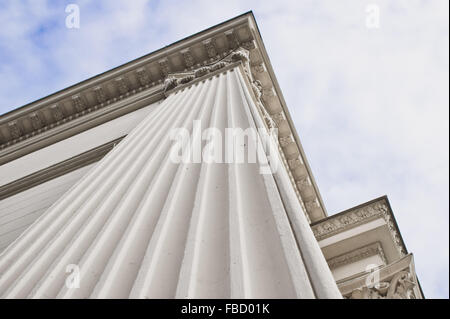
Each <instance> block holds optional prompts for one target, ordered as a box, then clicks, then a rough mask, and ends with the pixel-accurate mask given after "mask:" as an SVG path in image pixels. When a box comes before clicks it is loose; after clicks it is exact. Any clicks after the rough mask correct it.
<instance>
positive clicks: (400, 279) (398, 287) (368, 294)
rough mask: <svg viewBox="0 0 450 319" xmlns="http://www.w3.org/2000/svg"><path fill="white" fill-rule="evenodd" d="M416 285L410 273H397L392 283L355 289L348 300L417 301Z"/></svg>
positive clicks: (381, 283) (385, 282) (387, 282)
mask: <svg viewBox="0 0 450 319" xmlns="http://www.w3.org/2000/svg"><path fill="white" fill-rule="evenodd" d="M415 286H416V283H415V282H414V279H413V278H412V275H411V274H410V272H409V271H401V272H399V273H397V274H396V275H395V276H394V277H393V278H392V279H391V280H390V281H381V282H380V283H378V284H375V285H374V287H370V288H369V287H363V288H360V289H355V290H354V291H353V292H352V293H351V295H349V296H346V297H347V298H348V299H417V298H416V296H415V293H414V287H415Z"/></svg>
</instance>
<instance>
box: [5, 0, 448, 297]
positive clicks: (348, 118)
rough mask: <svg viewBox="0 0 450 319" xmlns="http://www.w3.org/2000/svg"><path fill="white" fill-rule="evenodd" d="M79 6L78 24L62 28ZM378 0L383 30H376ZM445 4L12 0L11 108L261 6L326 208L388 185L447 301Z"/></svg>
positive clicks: (418, 257)
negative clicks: (369, 8)
mask: <svg viewBox="0 0 450 319" xmlns="http://www.w3.org/2000/svg"><path fill="white" fill-rule="evenodd" d="M50 3H51V4H50ZM69 3H75V4H78V5H79V8H80V18H81V19H80V28H79V29H68V28H66V26H65V19H66V16H67V13H65V8H66V5H67V4H69ZM370 4H376V5H377V6H378V8H379V28H368V27H367V23H366V20H367V17H368V14H370V13H368V12H366V9H367V5H370ZM448 9H449V8H448V1H447V0H428V1H415V0H405V1H401V0H391V1H375V0H374V1H362V0H353V1H343V0H340V1H336V0H330V1H328V0H314V1H307V0H291V1H282V0H276V1H273V0H270V1H248V0H245V1H244V0H241V1H233V0H226V1H223V0H222V1H220V2H219V1H217V2H215V1H212V0H203V1H202V0H198V1H185V0H183V1H181V0H180V1H170V0H164V1H153V0H150V1H144V0H142V1H140V0H133V1H129V0H124V1H113V0H108V1H44V0H42V1H38V0H30V1H15V0H10V1H9V0H2V1H0V21H1V28H0V114H2V113H5V112H7V111H10V110H12V109H14V108H16V107H19V106H21V105H23V104H26V103H29V102H32V101H34V100H36V99H38V98H41V97H43V96H46V95H48V94H50V93H53V92H55V91H57V90H60V89H63V88H65V87H67V86H69V85H72V84H75V83H77V82H79V81H82V80H85V79H86V78H89V77H92V76H94V75H96V74H98V73H101V72H104V71H106V70H108V69H111V68H113V67H116V66H118V65H120V64H123V63H125V62H128V61H129V60H131V59H135V58H137V57H140V56H142V55H145V54H147V53H149V52H151V51H154V50H156V49H159V48H161V47H162V46H165V45H168V44H171V43H172V42H174V41H177V40H179V39H181V38H183V37H186V36H189V35H191V34H193V33H195V32H198V31H201V30H203V29H205V28H208V27H210V26H213V25H215V24H217V23H220V22H223V21H225V20H228V19H230V18H232V17H234V16H237V15H239V14H241V13H244V12H246V11H248V10H253V12H254V14H255V16H256V20H257V22H258V26H259V29H260V31H261V34H262V37H263V40H264V43H265V45H266V48H267V50H268V53H269V57H270V59H271V62H272V64H273V67H274V70H275V73H276V75H277V78H278V81H279V82H280V86H281V88H282V90H283V94H284V97H285V99H286V101H287V105H288V108H289V110H290V112H291V115H292V117H293V120H294V122H295V125H296V128H297V131H298V133H299V136H300V139H301V141H302V144H303V146H304V148H305V152H306V155H307V157H308V160H309V162H310V164H311V167H312V170H313V173H314V176H315V178H316V181H317V183H318V186H319V189H320V192H321V194H322V197H323V199H324V202H325V206H326V208H327V210H328V213H329V214H334V213H337V212H340V211H342V210H345V209H347V208H350V207H352V206H355V205H358V204H361V203H363V202H366V201H368V200H371V199H373V198H376V197H379V196H381V195H384V194H386V195H388V197H389V200H390V202H391V205H392V208H393V210H394V213H395V216H396V219H397V222H398V224H399V227H400V230H401V232H402V235H403V238H404V240H405V242H406V245H407V247H408V249H409V251H411V252H413V253H414V257H415V263H416V270H417V273H418V276H419V280H420V282H421V284H422V287H423V290H424V293H425V295H426V297H428V298H433V297H434V298H436V297H439V298H448V297H449V268H448V263H449V246H448V242H449V231H448V229H449V195H448V192H449V149H448V142H449V121H448V115H449V93H448V92H449V91H448V85H449V83H448V82H449V74H448V68H449V62H448V61H449V22H448ZM371 12H373V11H371ZM371 21H373V20H371ZM369 26H370V25H369Z"/></svg>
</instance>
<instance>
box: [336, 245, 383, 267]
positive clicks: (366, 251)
mask: <svg viewBox="0 0 450 319" xmlns="http://www.w3.org/2000/svg"><path fill="white" fill-rule="evenodd" d="M376 255H378V256H380V258H381V260H382V261H383V264H384V265H386V264H387V260H386V256H385V255H384V251H383V248H382V247H381V244H380V243H379V242H376V243H373V244H370V245H367V246H364V247H361V248H358V249H355V250H353V251H351V252H348V253H346V254H343V255H339V256H336V257H333V258H331V259H329V260H327V263H328V266H330V269H335V268H337V267H341V266H344V265H348V264H351V263H354V262H357V261H359V260H362V259H364V258H368V257H371V256H376Z"/></svg>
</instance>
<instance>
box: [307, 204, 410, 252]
mask: <svg viewBox="0 0 450 319" xmlns="http://www.w3.org/2000/svg"><path fill="white" fill-rule="evenodd" d="M376 218H383V219H384V220H385V222H386V225H387V227H388V229H389V232H390V233H391V236H392V240H393V241H394V244H395V246H396V248H397V250H398V252H399V253H400V255H401V256H405V255H406V254H407V250H406V247H405V245H404V243H403V239H402V237H401V235H400V231H399V229H398V227H397V223H396V222H395V218H394V215H393V213H392V210H391V207H390V205H389V202H388V200H387V198H386V197H381V198H377V199H375V200H373V201H370V202H367V203H364V204H362V205H359V206H357V207H354V208H351V209H349V210H346V211H344V212H342V213H339V214H336V215H334V216H330V217H328V218H326V219H324V220H322V221H319V222H316V223H313V224H312V225H311V228H312V230H313V233H314V235H315V236H316V239H317V240H318V241H320V240H323V239H325V238H328V237H330V236H333V235H335V234H338V233H341V232H343V231H346V230H348V229H351V228H354V227H356V226H359V225H361V224H365V223H367V222H368V221H371V220H374V219H376Z"/></svg>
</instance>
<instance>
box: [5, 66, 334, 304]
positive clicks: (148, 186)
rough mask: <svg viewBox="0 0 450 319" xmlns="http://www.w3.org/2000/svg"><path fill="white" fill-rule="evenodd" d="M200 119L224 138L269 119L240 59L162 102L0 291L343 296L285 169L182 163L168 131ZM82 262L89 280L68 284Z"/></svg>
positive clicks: (69, 198)
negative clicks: (69, 271)
mask: <svg viewBox="0 0 450 319" xmlns="http://www.w3.org/2000/svg"><path fill="white" fill-rule="evenodd" d="M195 120H199V121H201V123H202V125H204V127H203V129H206V128H208V127H212V128H216V129H218V130H219V131H220V132H222V133H223V134H222V136H225V133H224V131H225V129H226V128H243V129H246V128H257V127H262V125H263V124H262V120H261V118H260V115H259V113H258V110H257V107H256V105H255V104H254V103H253V102H252V99H251V97H250V94H249V92H248V90H247V87H246V85H245V82H244V79H243V77H242V74H241V69H240V68H239V67H236V68H234V69H230V70H226V71H223V72H221V73H219V74H216V75H213V76H210V77H209V78H206V79H203V80H201V81H200V82H196V83H193V84H192V85H191V86H189V87H186V88H183V89H180V90H178V91H175V92H174V93H172V94H170V95H169V96H168V97H167V98H166V99H165V100H164V101H163V102H162V103H160V104H158V105H157V106H155V108H154V110H152V111H151V112H150V113H149V115H148V116H147V117H146V118H145V119H143V120H142V122H141V123H140V124H139V125H138V126H137V127H136V128H135V129H134V130H133V131H132V132H131V133H130V134H129V135H128V136H127V137H126V138H125V139H124V140H122V141H121V142H120V143H119V144H118V146H117V147H115V148H114V149H113V150H112V151H111V152H110V153H109V154H108V155H107V156H106V157H105V158H103V159H102V160H101V161H100V162H99V163H98V164H97V165H96V166H95V167H94V168H93V169H92V170H91V171H90V172H89V173H88V174H87V175H86V176H84V177H83V178H82V179H81V180H80V181H79V182H78V183H77V184H76V185H75V186H74V187H72V189H70V190H69V191H68V192H67V193H66V194H65V195H64V196H63V197H62V198H61V199H60V200H59V201H58V202H56V203H55V204H54V205H53V206H52V207H51V208H49V210H48V211H47V212H46V213H44V214H43V215H42V216H41V217H40V218H39V219H38V220H37V221H36V222H35V223H34V224H33V225H32V226H31V227H30V228H29V229H28V230H27V231H25V233H24V234H22V236H21V237H20V238H19V239H17V240H16V241H15V242H14V243H13V244H12V245H11V246H9V247H8V248H7V249H6V250H5V251H4V252H3V254H2V255H0V296H1V297H4V298H5V297H6V298H54V297H57V298H174V297H177V298H185V297H191V298H230V297H231V298H314V297H319V298H327V297H331V298H338V297H340V294H339V292H338V290H337V287H336V284H335V283H334V280H333V279H332V276H331V273H330V271H329V269H328V267H327V265H326V262H325V260H324V258H323V256H322V254H321V252H320V248H319V247H318V245H317V242H316V241H315V239H314V236H313V234H312V232H311V230H310V228H309V225H308V223H307V221H306V219H305V217H304V213H303V211H302V208H301V206H300V204H299V203H298V200H297V199H296V198H295V194H293V189H292V186H291V185H290V184H289V179H288V177H287V173H286V172H285V171H284V168H282V169H281V170H278V171H279V172H278V173H276V174H274V175H272V174H261V173H260V163H258V162H257V163H247V162H245V163H235V162H231V163H216V162H205V161H201V162H200V163H196V162H192V161H187V162H180V163H177V162H174V161H173V160H171V157H170V154H171V148H172V146H173V141H171V138H170V134H169V133H170V132H171V131H172V129H175V128H185V129H187V130H188V131H189V132H190V133H191V136H192V137H193V138H195V136H198V137H200V136H201V135H202V134H203V132H202V131H200V130H196V129H195V128H194V121H195ZM257 139H260V136H257V137H256V139H251V138H250V139H248V142H247V143H244V144H243V145H241V147H242V149H244V150H247V149H248V148H249V147H252V143H253V144H254V143H256V142H257ZM206 144H207V143H206V142H205V141H204V140H202V142H201V147H202V149H205V147H206V146H207V145H206ZM224 148H225V147H224ZM276 160H277V161H280V162H281V159H280V158H277V159H276ZM280 165H281V164H280ZM71 264H74V265H77V266H78V267H79V269H80V271H81V273H80V275H81V276H80V285H79V288H69V287H67V285H66V278H67V276H68V274H67V273H66V267H67V265H71Z"/></svg>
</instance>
